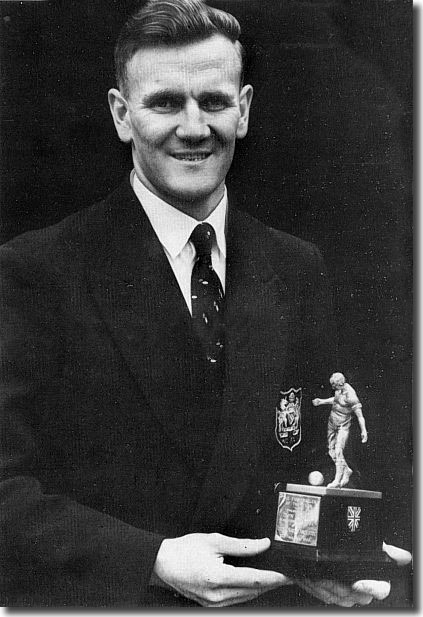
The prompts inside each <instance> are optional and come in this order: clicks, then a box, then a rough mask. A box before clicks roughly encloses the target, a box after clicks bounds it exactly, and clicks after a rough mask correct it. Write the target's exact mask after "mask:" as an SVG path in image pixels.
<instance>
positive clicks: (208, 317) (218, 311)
mask: <svg viewBox="0 0 423 617" xmlns="http://www.w3.org/2000/svg"><path fill="white" fill-rule="evenodd" d="M215 239H216V235H215V232H214V229H213V227H212V226H211V225H209V223H201V224H200V225H197V227H196V228H195V229H194V231H193V232H192V234H191V238H190V240H191V242H192V243H193V245H194V247H195V251H196V254H197V255H196V262H195V263H194V267H193V269H192V274H191V302H192V319H193V324H194V330H195V333H196V335H197V337H198V338H199V339H200V341H201V343H202V345H203V349H204V352H205V357H206V359H207V360H208V362H210V364H216V363H218V361H219V359H220V358H221V357H222V351H223V344H224V324H223V308H224V307H223V298H224V296H223V288H222V284H221V282H220V279H219V277H218V275H217V274H216V272H215V271H214V270H213V265H212V260H211V249H212V246H213V243H214V242H215Z"/></svg>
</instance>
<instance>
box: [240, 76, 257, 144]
mask: <svg viewBox="0 0 423 617" xmlns="http://www.w3.org/2000/svg"><path fill="white" fill-rule="evenodd" d="M252 100H253V86H249V85H247V86H244V87H243V88H242V90H241V92H240V95H239V108H240V111H241V116H240V118H239V120H238V127H237V130H236V136H237V137H238V139H242V138H243V137H245V136H246V134H247V131H248V119H249V117H250V106H251V101H252Z"/></svg>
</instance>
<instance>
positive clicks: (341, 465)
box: [312, 373, 367, 488]
mask: <svg viewBox="0 0 423 617" xmlns="http://www.w3.org/2000/svg"><path fill="white" fill-rule="evenodd" d="M329 381H330V384H331V386H332V388H333V389H334V390H335V394H334V395H333V396H331V397H330V398H325V399H322V398H315V399H313V400H312V403H313V405H314V406H315V407H318V406H319V405H332V409H331V412H330V416H329V420H328V449H329V455H330V457H331V458H332V460H333V462H334V463H335V467H336V475H335V478H334V480H333V481H332V482H330V484H328V488H341V487H342V486H345V485H346V484H348V481H349V479H350V476H351V474H352V469H350V467H349V466H348V463H347V461H346V460H345V457H344V448H345V446H346V443H347V441H348V436H349V432H350V426H351V419H352V415H353V413H355V415H356V416H357V420H358V423H359V425H360V429H361V442H362V443H366V441H367V430H366V422H365V420H364V417H363V412H362V406H361V403H360V401H359V398H358V396H357V394H356V391H355V390H354V388H353V387H352V386H350V384H348V383H346V381H345V377H344V375H343V374H342V373H333V375H331V377H330V380H329Z"/></svg>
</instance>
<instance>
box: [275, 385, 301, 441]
mask: <svg viewBox="0 0 423 617" xmlns="http://www.w3.org/2000/svg"><path fill="white" fill-rule="evenodd" d="M281 395H282V396H281V399H280V401H279V405H278V406H277V407H276V427H275V434H276V439H277V440H278V443H279V444H280V445H281V446H282V448H286V449H287V450H290V451H291V452H292V450H293V449H294V448H295V446H298V444H299V443H300V441H301V397H302V390H301V388H290V390H287V391H286V392H282V391H281Z"/></svg>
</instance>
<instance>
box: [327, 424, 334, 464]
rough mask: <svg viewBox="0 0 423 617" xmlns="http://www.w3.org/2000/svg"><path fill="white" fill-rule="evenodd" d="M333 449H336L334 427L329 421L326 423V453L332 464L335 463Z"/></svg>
mask: <svg viewBox="0 0 423 617" xmlns="http://www.w3.org/2000/svg"><path fill="white" fill-rule="evenodd" d="M335 448H336V427H335V426H334V425H333V424H332V422H331V420H330V419H329V422H328V452H329V456H330V457H331V459H332V460H333V462H334V463H336V452H335Z"/></svg>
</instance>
